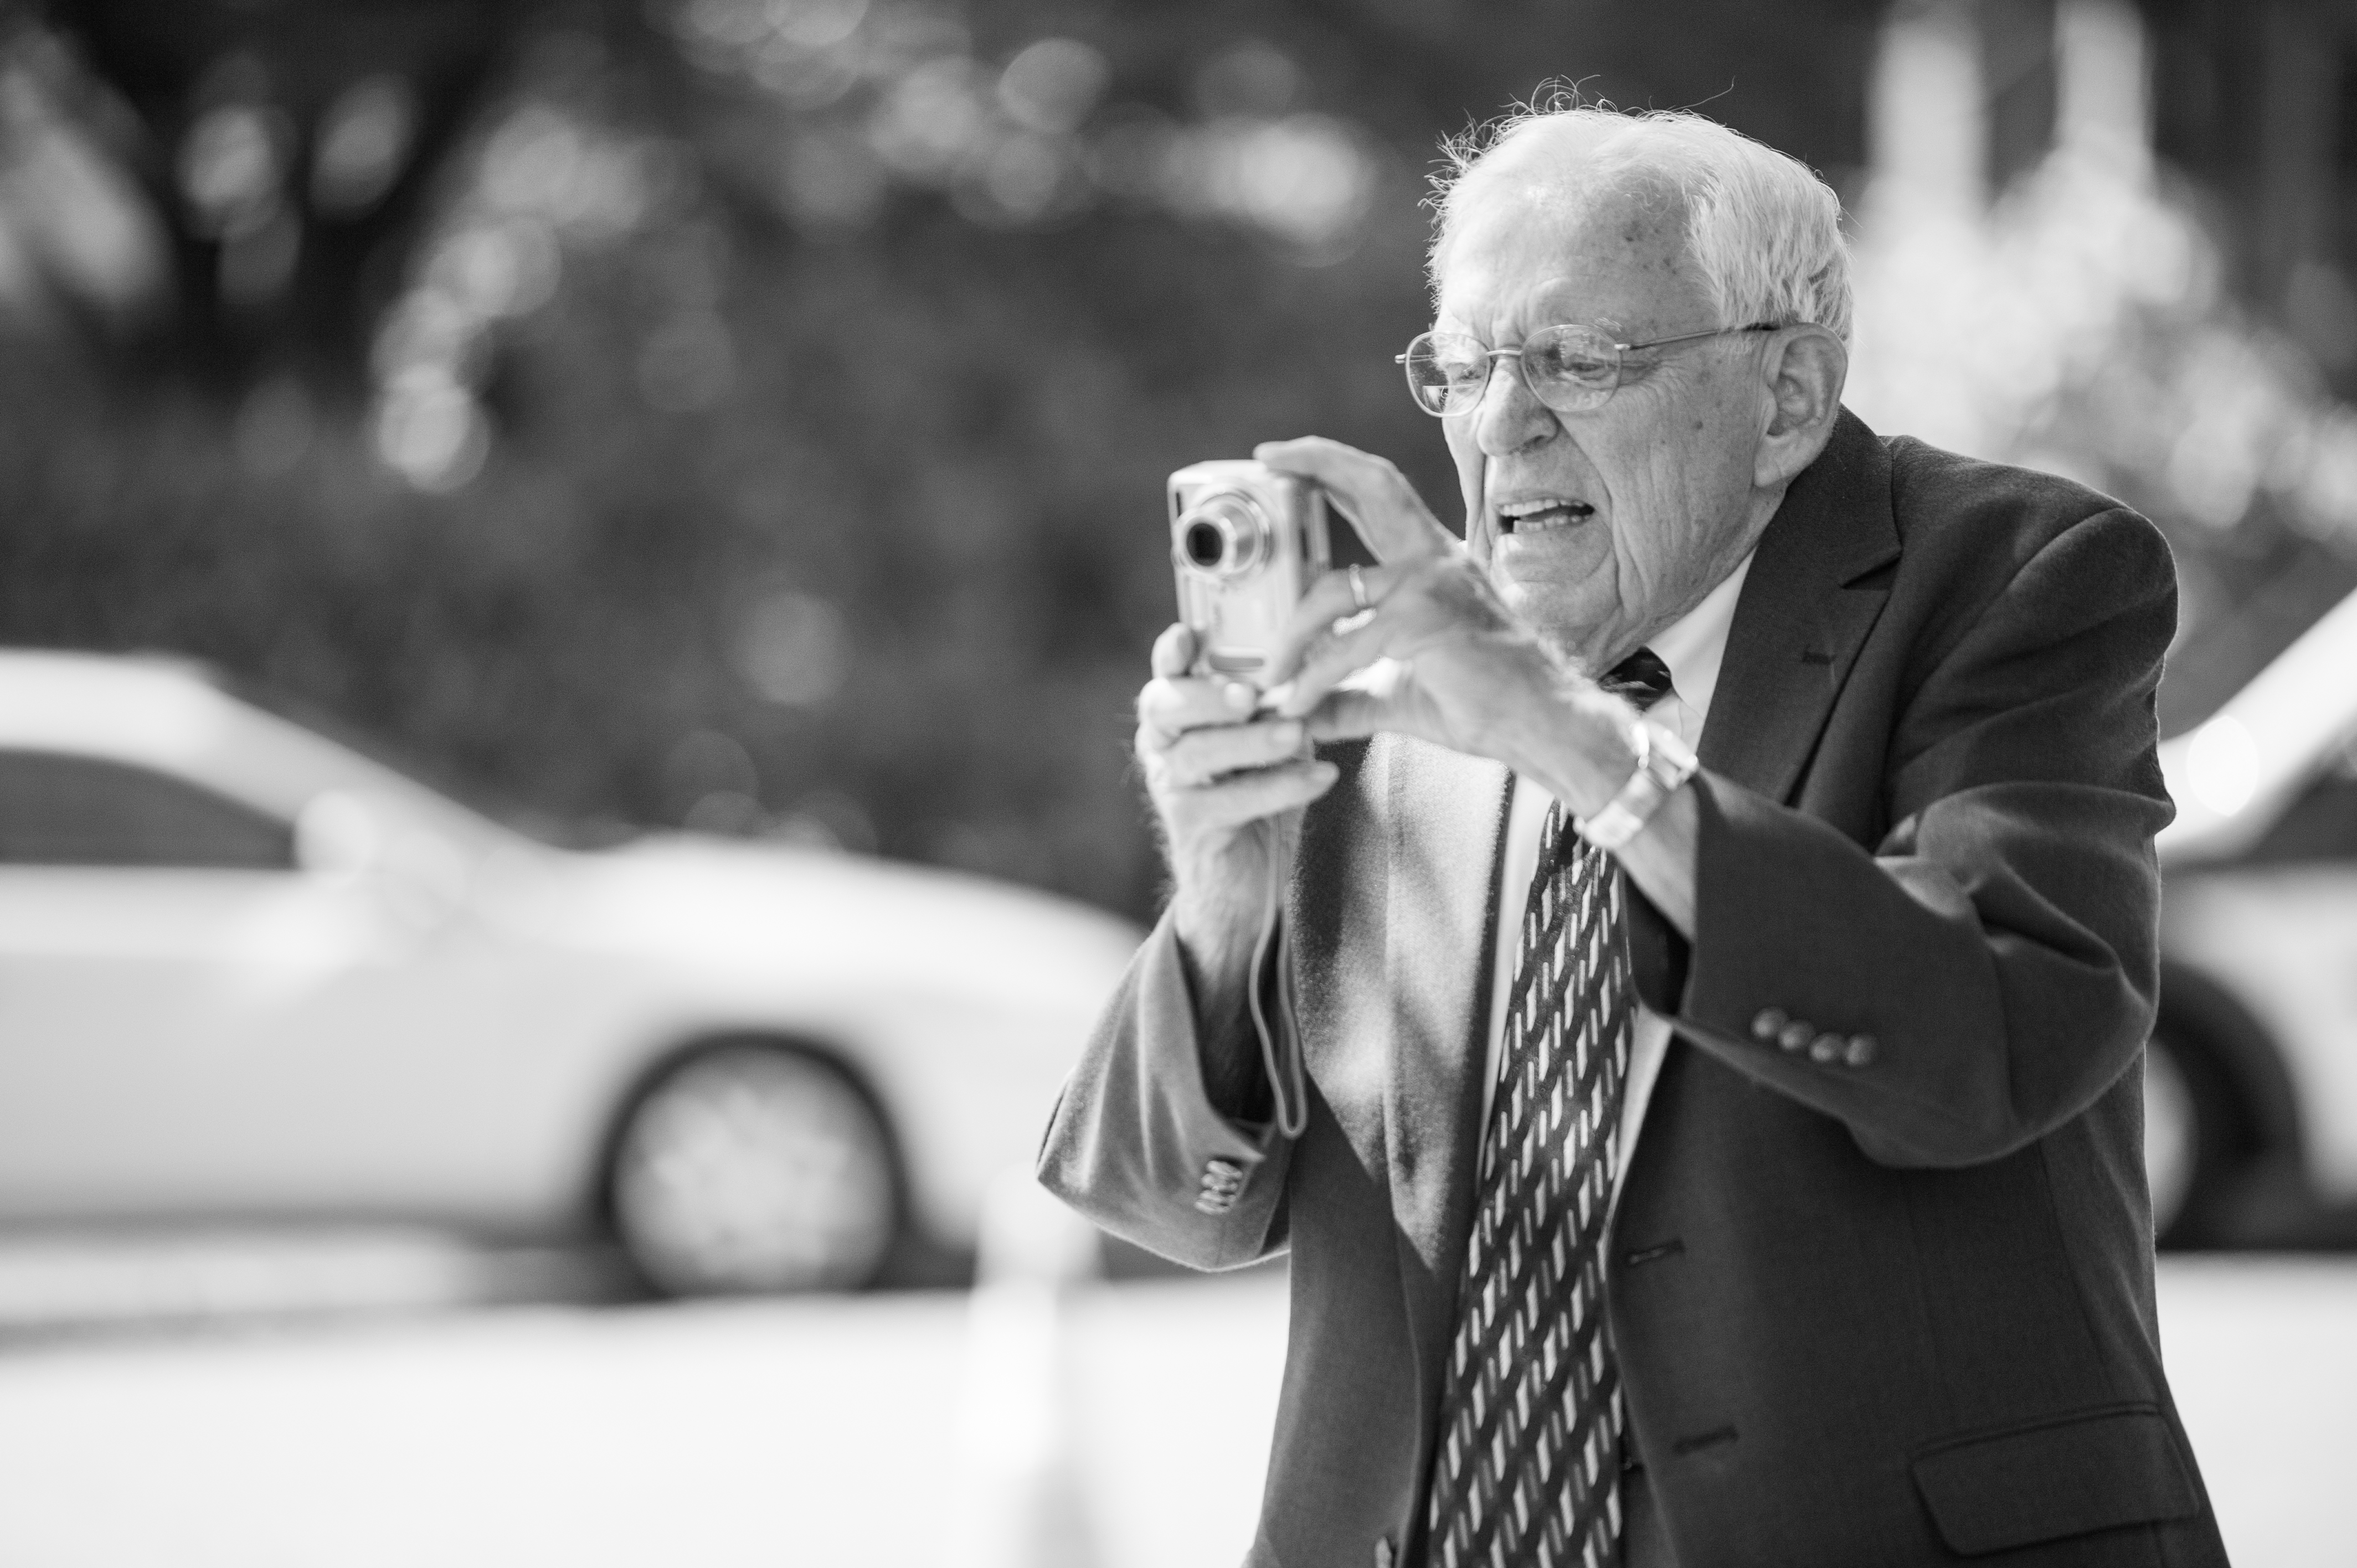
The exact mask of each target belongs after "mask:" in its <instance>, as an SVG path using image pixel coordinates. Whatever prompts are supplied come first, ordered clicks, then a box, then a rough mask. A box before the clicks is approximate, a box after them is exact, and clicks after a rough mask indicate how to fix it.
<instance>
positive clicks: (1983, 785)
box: [1040, 108, 2224, 1568]
mask: <svg viewBox="0 0 2357 1568" xmlns="http://www.w3.org/2000/svg"><path fill="white" fill-rule="evenodd" d="M1432 274H1433V280H1434V282H1435V284H1436V285H1437V321H1436V323H1435V326H1434V328H1433V330H1432V331H1431V332H1430V333H1428V334H1426V335H1425V336H1423V337H1421V338H1417V339H1416V340H1415V343H1413V344H1411V345H1410V347H1409V349H1408V351H1407V353H1406V354H1405V356H1403V360H1404V362H1405V365H1406V367H1407V373H1408V379H1409V382H1410V390H1411V391H1412V392H1413V393H1414V395H1415V398H1416V399H1417V401H1418V403H1420V404H1421V405H1422V406H1423V407H1424V408H1425V410H1426V412H1427V413H1434V414H1437V415H1438V416H1439V418H1440V419H1441V421H1442V427H1443V430H1444V431H1445V433H1446V435H1447V437H1448V446H1449V450H1450V452H1451V453H1452V455H1453V456H1454V457H1455V459H1456V463H1457V467H1458V475H1459V477H1460V478H1461V480H1462V485H1463V494H1464V503H1465V514H1466V536H1465V540H1464V542H1462V543H1461V544H1460V543H1459V542H1458V540H1457V539H1456V538H1455V537H1453V536H1452V535H1450V534H1449V533H1448V532H1447V531H1446V530H1444V529H1443V528H1442V527H1441V526H1440V525H1439V524H1438V523H1437V522H1436V521H1434V519H1433V518H1432V516H1431V514H1430V513H1429V512H1428V511H1427V510H1426V509H1425V507H1424V505H1423V504H1422V503H1421V502H1420V501H1419V500H1418V499H1417V498H1416V496H1415V493H1414V492H1413V490H1412V489H1410V488H1409V487H1408V486H1407V484H1406V483H1405V481H1404V480H1403V479H1402V478H1400V476H1399V475H1398V473H1397V472H1396V471H1395V470H1394V468H1393V467H1391V466H1390V465H1389V464H1387V463H1385V462H1383V461H1382V460H1381V459H1379V458H1375V457H1372V456H1366V455H1364V454H1361V453H1358V452H1354V451H1351V450H1350V449H1349V448H1346V447H1343V446H1338V445H1335V444H1333V443H1330V442H1326V441H1318V440H1306V441H1294V442H1286V443H1280V444H1276V445H1273V446H1265V447H1263V448H1262V449H1261V450H1260V453H1259V456H1261V457H1262V458H1263V459H1264V460H1265V461H1266V462H1268V463H1269V464H1271V465H1273V466H1275V467H1279V468H1282V469H1286V470H1288V471H1290V472H1293V473H1296V474H1299V475H1303V476H1307V477H1308V478H1312V479H1314V480H1316V481H1317V482H1318V484H1320V485H1321V486H1323V487H1324V488H1325V489H1326V490H1327V491H1328V492H1329V494H1330V496H1331V497H1332V498H1333V499H1334V501H1335V502H1336V504H1337V505H1338V506H1339V507H1340V509H1341V510H1342V511H1343V512H1344V513H1345V514H1346V515H1347V516H1348V518H1349V519H1350V521H1351V522H1352V523H1353V525H1355V527H1356V528H1357V529H1358V531H1359V532H1360V533H1361V535H1362V536H1363V537H1364V538H1365V539H1366V540H1367V542H1368V543H1369V544H1370V546H1371V547H1372V549H1373V551H1374V552H1375V553H1376V555H1377V557H1378V559H1379V561H1380V563H1381V564H1379V565H1377V566H1375V567H1373V568H1372V569H1368V570H1364V571H1351V572H1348V573H1336V574H1333V575H1330V576H1329V578H1327V579H1326V580H1324V581H1322V582H1320V583H1318V585H1316V586H1315V587H1314V588H1313V589H1312V590H1311V591H1310V593H1309V594H1308V597H1307V598H1306V599H1305V601H1304V602H1303V605H1302V607H1301V610H1300V614H1299V616H1298V617H1297V620H1296V622H1295V625H1294V628H1293V632H1292V634H1291V635H1290V638H1289V639H1288V640H1287V641H1286V643H1284V644H1283V645H1282V646H1281V647H1280V649H1279V650H1277V653H1276V656H1275V660H1274V661H1273V666H1272V668H1271V669H1270V671H1268V673H1269V675H1270V678H1271V680H1272V681H1273V682H1275V684H1274V686H1273V688H1272V690H1271V692H1270V693H1269V696H1270V698H1273V699H1274V701H1270V700H1266V699H1262V700H1258V701H1256V700H1255V693H1253V692H1251V691H1249V690H1247V689H1244V688H1242V687H1240V686H1235V685H1232V684H1228V683H1225V682H1219V681H1214V680H1199V679H1193V678H1189V676H1188V674H1187V673H1186V671H1187V670H1188V668H1189V662H1190V659H1191V654H1192V649H1191V646H1190V642H1189V633H1188V632H1187V631H1186V629H1185V628H1177V627H1174V628H1171V630H1170V631H1169V632H1168V633H1167V634H1165V636H1164V637H1163V638H1162V639H1161V640H1160V641H1159V642H1158V643H1157V646H1156V649H1155V652H1154V677H1155V678H1154V680H1153V681H1152V682H1151V683H1150V684H1148V685H1147V686H1146V689H1145V691H1144V693H1142V695H1141V697H1140V699H1139V705H1138V711H1139V726H1138V743H1137V744H1138V751H1139V755H1140V757H1141V758H1142V760H1143V763H1144V766H1145V771H1146V780H1147V784H1148V788H1149V790H1150V793H1151V795H1152V798H1153V801H1154V805H1155V808H1156V811H1157V814H1158V816H1159V818H1160V821H1161V824H1162V827H1163V830H1164V832H1165V835H1166V838H1167V842H1168V856H1169V861H1170V865H1171V870H1172V873H1173V877H1174V883H1175V888H1174V892H1173V895H1172V897H1171V900H1170V904H1169V908H1168V911H1167V912H1166V914H1165V916H1164V918H1163V919H1162V921H1161V923H1160V924H1159V926H1158V927H1157V929H1156V930H1155V932H1154V934H1153V935H1152V937H1151V938H1150V939H1149V940H1147V942H1146V945H1145V947H1144V948H1143V949H1142V950H1141V951H1140V952H1139V954H1138V956H1137V959H1136V961H1135V965H1134V966H1133V968H1132V969H1131V971H1130V973H1129V975H1128V977H1127V979H1126V981H1125V986H1124V988H1123V990H1122V992H1121V993H1120V994H1119V995H1118V996H1117V997H1116V998H1115V999H1114V1003H1113V1004H1112V1006H1111V1008H1110V1010H1109V1012H1108V1014H1107V1015H1106V1017H1105V1018H1104V1020H1103V1024H1102V1025H1101V1026H1100V1028H1099V1030H1098V1032H1097V1035H1096V1036H1095V1037H1094V1039H1093V1040H1092V1043H1091V1045H1090V1047H1089V1048H1088V1050H1087V1052H1086V1054H1085V1056H1084V1058H1083V1059H1082V1063H1081V1065H1080V1067H1079V1069H1078V1070H1077V1071H1076V1072H1075V1074H1074V1076H1073V1078H1072V1080H1071V1084H1070V1086H1069V1088H1068V1089H1067V1090H1066V1093H1065V1096H1064V1099H1063V1101H1062V1103H1061V1104H1060V1107H1059V1108H1058V1111H1057V1112H1056V1116H1055V1120H1054V1122H1053V1124H1052V1126H1051V1127H1050V1129H1049V1134H1048V1140H1047V1144H1046V1147H1045V1150H1044V1152H1043V1155H1042V1158H1041V1166H1040V1169H1041V1176H1042V1179H1044V1180H1045V1181H1046V1182H1047V1183H1048V1185H1049V1187H1052V1188H1053V1189H1054V1190H1055V1191H1057V1192H1058V1193H1060V1195H1062V1196H1063V1197H1065V1198H1066V1199H1067V1200H1068V1201H1069V1202H1071V1203H1072V1204H1073V1205H1074V1206H1076V1207H1077V1208H1080V1209H1082V1211H1083V1212H1085V1213H1087V1214H1088V1215H1089V1216H1090V1217H1091V1218H1092V1219H1095V1220H1097V1221H1098V1222H1099V1223H1100V1224H1102V1225H1103V1226H1104V1227H1106V1228H1107V1229H1109V1230H1113V1231H1114V1232H1115V1233H1117V1234H1119V1235H1122V1236H1125V1237H1128V1238H1130V1239H1132V1240H1135V1241H1137V1242H1139V1243H1140V1244H1142V1245H1144V1246H1146V1247H1148V1248H1151V1249H1153V1250H1155V1251H1157V1252H1160V1253H1163V1254H1165V1255H1166V1256H1168V1257H1171V1258H1175V1259H1178V1260H1179V1261H1181V1262H1187V1263H1190V1264H1193V1265H1196V1266H1198V1267H1203V1268H1225V1267H1231V1266H1234V1265H1238V1264H1243V1263H1247V1262H1252V1261H1254V1259H1258V1258H1264V1257H1267V1256H1269V1255H1271V1254H1273V1253H1275V1252H1278V1251H1287V1250H1289V1251H1290V1252H1291V1254H1292V1295H1293V1308H1292V1329H1291V1344H1290V1351H1289V1355H1288V1359H1287V1365H1286V1375H1285V1383H1284V1390H1283V1395H1282V1400H1281V1402H1280V1406H1279V1411H1278V1416H1277V1423H1276V1432H1275V1441H1274V1444H1273V1449H1272V1453H1271V1457H1270V1462H1269V1476H1268V1484H1267V1495H1266V1499H1265V1506H1264V1512H1263V1517H1262V1524H1261V1530H1260V1534H1259V1537H1258V1540H1257V1541H1255V1543H1254V1548H1253V1552H1252V1556H1251V1559H1250V1561H1251V1562H1252V1563H1255V1564H1268V1565H1272V1568H1274V1565H1276V1564H1283V1565H1284V1568H1315V1565H1325V1564H1336V1565H1341V1564H1348V1565H1350V1568H1368V1565H1370V1564H1372V1568H1391V1565H1392V1564H1394V1563H1433V1564H1436V1565H1443V1568H1469V1565H1471V1564H1476V1563H1479V1564H1495V1565H1501V1568H1503V1565H1515V1568H1519V1565H1522V1564H1549V1565H1553V1564H1600V1563H1620V1562H1623V1561H1625V1562H1627V1563H1631V1564H1639V1565H1652V1564H1661V1563H1683V1564H1684V1565H1685V1568H1722V1565H1726V1564H1736V1563H1747V1564H1750V1563H1756V1564H1761V1565H1763V1568H1766V1565H1774V1568H1844V1565H1849V1564H1855V1565H1857V1568H1896V1565H1900V1564H1909V1563H1949V1562H1953V1561H1956V1560H1958V1559H1961V1558H1971V1559H1974V1560H1976V1561H1984V1560H1985V1561H1987V1562H1990V1563H2008V1564H2025V1565H2027V1564H2049V1563H2051V1564H2061V1563H2071V1564H2074V1565H2079V1568H2093V1565H2096V1564H2105V1565H2109V1564H2120V1565H2123V1568H2125V1565H2126V1564H2131V1563H2134V1564H2138V1565H2144V1564H2161V1563H2168V1564H2173V1565H2179V1568H2182V1565H2188V1564H2207V1563H2222V1562H2223V1560H2224V1558H2223V1552H2222V1548H2221V1546H2220V1543H2219V1539H2218V1535H2217V1531H2216V1529H2215V1526H2214V1523H2213V1521H2212V1518H2211V1515H2210V1512H2209V1509H2208V1504H2207V1501H2206V1498H2205V1496H2204V1494H2203V1490H2202V1487H2201V1479H2200V1477H2199V1475H2198V1473H2197V1471H2196V1470H2195V1468H2194V1465H2193V1461H2192V1457H2191V1453H2190V1449H2189V1447H2188V1445H2187V1444H2186V1440H2185V1436H2184V1434H2183V1432H2182V1430H2181V1429H2180V1427H2179V1423H2178V1419H2177V1416H2176V1412H2175V1410H2174V1408H2173V1405H2172V1403H2171V1401H2170V1398H2169V1388H2168V1384H2167V1381H2166V1380H2165V1379H2164V1377H2163V1375H2162V1371H2161V1363H2160V1349H2159V1342H2158V1333H2157V1329H2156V1326H2155V1320H2154V1305H2153V1283H2152V1261H2151V1242H2150V1219H2149V1213H2148V1207H2147V1198H2146V1194H2145V1189H2144V1176H2143V1165H2142V1163H2141V1160H2140V1156H2139V1140H2140V1137H2141V1098H2140V1094H2139V1083H2140V1073H2139V1070H2138V1064H2139V1060H2140V1051H2141V1049H2142V1047H2143V1044H2144V1039H2145V1035H2146V1031H2147V1025H2148V1023H2149V1021H2150V1018H2151V1014H2152V1000H2153V992H2154V983H2155V972H2156V956H2155V945H2154V944H2155V935H2154V919H2155V908H2156V901H2157V898H2158V878H2157V875H2156V871H2155V865H2154V859H2153V854H2152V843H2151V840H2152V834H2153V832H2155V830H2156V829H2158V827H2159V826H2160V825H2161V824H2162V823H2163V822H2166V821H2167V820H2168V817H2169V801H2168V798H2167V796H2166V795H2165V793H2164V792H2163V790H2162V788H2161V783H2160V774H2159V770H2158V766H2157V764H2156V760H2155V755H2154V739H2155V736H2154V721H2153V690H2154V685H2155V682H2156V681H2157V680H2158V676H2159V673H2160V663H2161V655H2162V651H2163V650H2164V649H2165V648H2166V647H2167V646H2168V643H2169V635H2170V631H2171V628H2172V625H2173V621H2174V617H2175V588H2174V581H2173V577H2172V574H2171V570H2170V565H2169V554H2168V552H2167V550H2166V548H2165V547H2164V545H2163V544H2162V542H2161V540H2160V539H2159V537H2158V535H2157V534H2156V533H2155V532H2154V531H2153V530H2152V528H2151V527H2150V526H2149V525H2148V524H2147V523H2146V522H2145V521H2143V520H2142V519H2140V518H2138V517H2137V516H2136V515H2135V514H2134V513H2133V512H2131V511H2129V510H2127V509H2126V508H2124V507H2122V506H2120V505H2118V504H2117V503H2116V502H2114V501H2112V500H2109V499H2105V498H2104V497H2102V496H2099V495H2095V494H2093V493H2092V492H2090V491H2087V490H2085V489H2080V488H2079V487H2077V486H2074V485H2071V484H2067V483H2065V482H2063V481H2061V480H2058V479H2053V478H2047V477H2044V476H2041V475H2037V474H2031V473H2026V472H2022V471H2019V470H2016V469H2008V468H2002V467H1993V466H1990V465H1986V464H1981V463H1975V462H1970V461H1966V460H1964V459H1963V458H1959V457H1955V456H1949V455H1947V454H1944V453H1942V452H1938V451H1935V450H1933V449H1932V448H1930V447H1927V446H1922V445H1921V444H1919V443H1916V442H1912V441H1908V440H1904V439H1900V440H1884V439H1881V438H1878V437H1877V436H1876V435H1873V434H1872V433H1871V432H1869V431H1868V430H1867V429H1866V428H1865V427H1864V426H1863V425H1862V424H1859V423H1858V422H1857V419H1856V418H1854V417H1853V416H1851V415H1850V414H1848V413H1846V412H1845V411H1844V410H1843V409H1842V408H1841V406H1840V398H1841V391H1842V383H1843V378H1844V375H1845V372H1846V362H1847V361H1846V348H1845V344H1846V336H1847V332H1848V324H1849V289H1848V274H1847V263H1846V256H1845V253H1844V250H1843V243H1842V240H1841V237H1840V233H1839V230H1838V210H1837V204H1836V202H1835V199H1834V197H1833V195H1832V194H1831V192H1829V191H1828V190H1827V189H1826V188H1824V186H1823V185H1822V184H1820V183H1819V182H1818V181H1817V180H1816V179H1815V178H1814V177H1812V176H1811V175H1810V174H1809V173H1808V171H1807V170H1806V169H1805V168H1803V167H1802V166H1800V165H1798V164H1796V163H1794V162H1792V160H1790V159H1788V158H1785V157H1783V156H1781V155H1779V154H1776V153H1773V152H1771V151H1770V150H1769V149H1767V148H1764V147H1761V146H1760V145H1757V144H1755V143H1751V142H1749V141H1746V140H1745V139H1743V138H1742V137H1739V136H1738V135H1736V134H1733V133H1731V132H1729V131H1727V130H1725V129H1723V128H1721V127H1718V126H1717V125H1714V124H1710V123H1709V122H1707V121H1705V120H1702V119H1699V118H1696V117H1694V116H1689V115H1679V114H1647V115H1635V116H1630V115H1622V114H1619V113H1609V112H1601V111H1598V110H1592V109H1585V108H1577V109H1571V110H1566V111H1557V112H1553V113H1533V114H1529V115H1526V116H1523V118H1521V119H1519V120H1517V121H1515V122H1513V123H1512V124H1510V125H1509V126H1507V127H1506V128H1505V129H1504V130H1503V131H1502V133H1501V134H1497V135H1495V136H1494V137H1493V138H1492V139H1491V142H1490V143H1489V145H1488V146H1487V148H1486V150H1482V151H1480V153H1479V155H1478V156H1467V157H1465V158H1463V159H1461V160H1460V172H1459V175H1458V178H1457V179H1456V180H1455V182H1454V184H1453V185H1452V186H1451V188H1449V189H1448V192H1447V195H1446V198H1445V199H1444V201H1443V203H1442V207H1441V211H1440V219H1439V223H1438V230H1437V239H1436V242H1435V243H1434V246H1433V252H1432ZM1354 675H1355V676H1356V677H1357V678H1356V679H1350V678H1351V677H1352V676H1354ZM1369 737H1372V738H1369ZM1313 745H1315V746H1316V747H1317V750H1316V752H1315V753H1314V754H1313V752H1312V750H1311V747H1312V746H1313ZM1271 875H1288V876H1289V878H1290V889H1291V890H1290V894H1289V896H1288V898H1287V901H1286V907H1285V908H1286V913H1285V920H1286V927H1287V934H1288V936H1289V937H1290V939H1291V941H1292V943H1293V949H1294V951H1293V957H1292V962H1293V965H1294V972H1295V975H1296V977H1297V983H1298V988H1299V1015H1300V1024H1301V1035H1300V1041H1299V1045H1300V1049H1301V1051H1302V1054H1303V1057H1304V1058H1305V1060H1306V1063H1307V1068H1308V1084H1307V1097H1306V1103H1305V1111H1306V1123H1305V1124H1304V1125H1303V1126H1302V1127H1301V1130H1300V1133H1299V1136H1298V1137H1297V1138H1288V1137H1286V1136H1284V1135H1282V1131H1281V1130H1280V1129H1278V1128H1273V1127H1272V1126H1271V1125H1270V1118H1271V1115H1272V1112H1271V1105H1272V1094H1271V1087H1272V1086H1271V1085H1270V1083H1269V1081H1268V1078H1267V1073H1266V1071H1265V1069H1264V1067H1263V1060H1264V1058H1263V1052H1262V1047H1261V1045H1260V1042H1259V1040H1258V1038H1257V1037H1256V1035H1255V1032H1254V1026H1253V1023H1252V1010H1251V1008H1250V1007H1249V1006H1248V1005H1247V1002H1246V997H1247V994H1248V993H1249V992H1250V991H1251V990H1252V989H1253V986H1252V982H1253V980H1254V963H1255V961H1256V960H1255V956H1254V955H1255V944H1256V941H1257V940H1258V938H1259V937H1260V935H1261V931H1262V926H1263V916H1264V910H1265V899H1266V898H1267V897H1268V886H1269V883H1268V878H1269V877H1270V876H1271ZM1279 1120H1280V1121H1281V1120H1284V1119H1283V1118H1280V1119H1279Z"/></svg>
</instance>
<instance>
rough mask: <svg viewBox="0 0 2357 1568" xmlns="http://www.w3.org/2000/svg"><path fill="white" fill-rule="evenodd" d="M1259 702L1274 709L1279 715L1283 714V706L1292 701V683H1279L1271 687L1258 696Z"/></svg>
mask: <svg viewBox="0 0 2357 1568" xmlns="http://www.w3.org/2000/svg"><path fill="white" fill-rule="evenodd" d="M1260 700H1261V701H1262V702H1263V703H1266V704H1267V705H1268V706H1270V707H1272V708H1274V709H1275V710H1276V711H1277V712H1278V713H1280V714H1281V713H1283V712H1285V704H1286V703H1289V702H1291V701H1293V682H1290V681H1282V682H1278V683H1277V684H1275V685H1274V686H1271V687H1270V688H1269V689H1268V690H1267V691H1265V692H1263V693H1261V694H1260Z"/></svg>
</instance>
